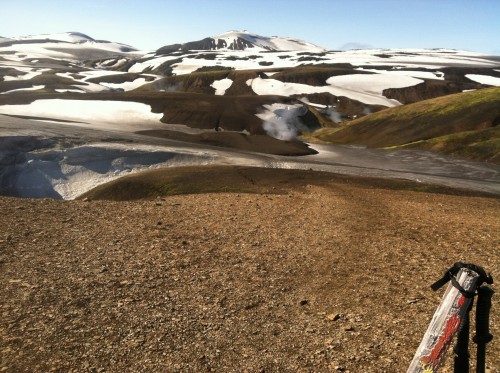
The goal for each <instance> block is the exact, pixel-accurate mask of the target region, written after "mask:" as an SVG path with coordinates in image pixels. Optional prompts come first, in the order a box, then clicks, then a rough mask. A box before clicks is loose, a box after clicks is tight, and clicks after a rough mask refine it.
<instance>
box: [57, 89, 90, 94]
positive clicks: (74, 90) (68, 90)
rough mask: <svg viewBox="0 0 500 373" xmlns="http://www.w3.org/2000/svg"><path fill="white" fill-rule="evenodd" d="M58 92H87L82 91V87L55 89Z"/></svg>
mask: <svg viewBox="0 0 500 373" xmlns="http://www.w3.org/2000/svg"><path fill="white" fill-rule="evenodd" d="M55 91H56V92H59V93H69V92H72V93H85V91H82V90H81V89H76V88H75V89H71V88H70V89H56V90H55Z"/></svg>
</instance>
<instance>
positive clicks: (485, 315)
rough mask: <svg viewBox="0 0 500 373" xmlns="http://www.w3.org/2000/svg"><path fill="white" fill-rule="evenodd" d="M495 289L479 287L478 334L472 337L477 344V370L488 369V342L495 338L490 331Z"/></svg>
mask: <svg viewBox="0 0 500 373" xmlns="http://www.w3.org/2000/svg"><path fill="white" fill-rule="evenodd" d="M493 293H494V291H493V290H492V289H491V288H489V287H488V286H481V287H479V288H478V289H477V306H476V335H475V336H474V338H473V339H472V340H473V341H474V343H476V344H477V362H476V372H477V373H485V371H486V344H487V343H488V342H490V341H491V340H492V339H493V336H492V335H491V334H490V331H489V318H490V309H491V297H492V296H493Z"/></svg>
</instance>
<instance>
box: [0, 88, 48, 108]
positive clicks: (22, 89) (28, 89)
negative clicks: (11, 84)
mask: <svg viewBox="0 0 500 373" xmlns="http://www.w3.org/2000/svg"><path fill="white" fill-rule="evenodd" d="M44 88H45V86H44V85H34V86H33V87H30V88H18V89H12V90H10V91H7V92H2V93H0V94H1V95H5V94H8V93H13V92H22V91H36V90H38V89H44ZM1 107H2V106H0V108H1Z"/></svg>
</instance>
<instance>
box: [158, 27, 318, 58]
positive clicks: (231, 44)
mask: <svg viewBox="0 0 500 373" xmlns="http://www.w3.org/2000/svg"><path fill="white" fill-rule="evenodd" d="M247 49H255V50H256V51H259V50H268V51H304V52H324V51H326V49H325V48H322V47H319V46H317V45H315V44H313V43H309V42H306V41H304V40H300V39H296V38H290V37H280V36H271V37H269V36H262V35H258V34H255V33H252V32H249V31H247V30H243V31H237V30H231V31H226V32H223V33H222V34H219V35H216V36H212V37H207V38H204V39H201V40H197V41H191V42H188V43H184V44H171V45H166V46H164V47H162V48H160V49H158V50H157V51H156V53H157V54H168V53H172V52H175V51H179V50H181V51H188V50H198V51H200V50H203V51H205V50H206V51H213V50H247Z"/></svg>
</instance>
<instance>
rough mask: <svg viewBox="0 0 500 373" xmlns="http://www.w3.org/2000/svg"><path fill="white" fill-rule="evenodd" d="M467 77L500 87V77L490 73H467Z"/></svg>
mask: <svg viewBox="0 0 500 373" xmlns="http://www.w3.org/2000/svg"><path fill="white" fill-rule="evenodd" d="M465 77H466V78H469V79H470V80H473V81H475V82H477V83H480V84H487V85H493V86H496V87H500V78H495V77H494V76H489V75H479V74H467V75H465Z"/></svg>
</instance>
